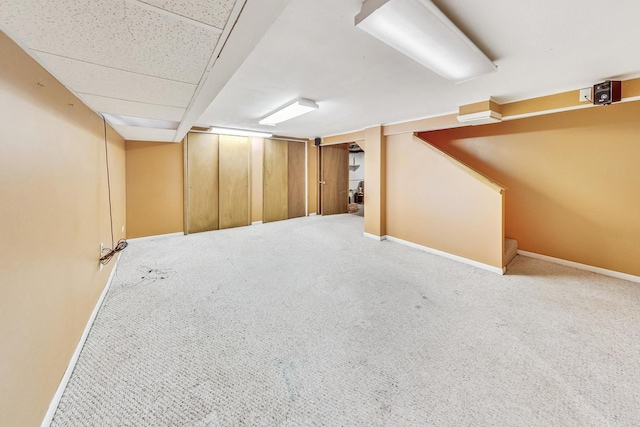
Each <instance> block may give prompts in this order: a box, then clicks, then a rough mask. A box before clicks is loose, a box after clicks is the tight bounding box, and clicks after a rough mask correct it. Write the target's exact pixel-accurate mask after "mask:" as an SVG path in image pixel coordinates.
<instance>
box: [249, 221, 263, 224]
mask: <svg viewBox="0 0 640 427" xmlns="http://www.w3.org/2000/svg"><path fill="white" fill-rule="evenodd" d="M258 224H262V221H253V222H252V223H251V225H258Z"/></svg>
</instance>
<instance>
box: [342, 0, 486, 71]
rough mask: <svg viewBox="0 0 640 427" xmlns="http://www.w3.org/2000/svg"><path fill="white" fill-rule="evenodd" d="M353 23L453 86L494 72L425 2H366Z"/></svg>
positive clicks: (424, 0) (484, 56)
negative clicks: (447, 80) (449, 81)
mask: <svg viewBox="0 0 640 427" xmlns="http://www.w3.org/2000/svg"><path fill="white" fill-rule="evenodd" d="M355 24H356V26H357V27H358V28H360V29H362V30H364V31H366V32H367V33H369V34H371V35H372V36H374V37H376V38H377V39H379V40H381V41H382V42H384V43H386V44H388V45H389V46H391V47H393V48H394V49H396V50H398V51H400V52H402V53H404V54H405V55H407V56H408V57H409V58H412V59H413V60H415V61H416V62H418V63H420V64H422V65H424V66H425V67H427V68H429V69H431V70H432V71H434V72H436V73H438V74H440V75H441V76H442V77H444V78H446V79H449V80H452V81H454V82H456V83H460V82H464V81H467V80H471V79H473V78H475V77H478V76H479V75H481V74H485V73H489V72H491V71H495V70H496V66H495V65H494V64H493V62H491V60H490V59H489V58H487V56H486V55H485V54H484V53H482V51H481V50H480V49H478V47H477V46H476V45H475V44H473V42H472V41H471V40H469V39H468V38H467V36H465V35H464V34H463V33H462V31H460V30H459V29H458V27H456V26H455V25H454V24H453V22H451V21H450V20H449V18H447V17H446V16H445V14H444V13H442V12H441V11H440V9H438V8H437V7H436V5H435V4H433V3H432V2H431V1H429V0H366V1H365V2H364V3H363V4H362V9H361V12H360V14H358V16H356V19H355Z"/></svg>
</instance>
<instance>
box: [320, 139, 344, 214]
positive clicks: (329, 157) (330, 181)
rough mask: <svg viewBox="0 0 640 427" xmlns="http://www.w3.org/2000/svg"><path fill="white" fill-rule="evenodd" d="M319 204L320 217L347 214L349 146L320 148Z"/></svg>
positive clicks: (340, 145)
mask: <svg viewBox="0 0 640 427" xmlns="http://www.w3.org/2000/svg"><path fill="white" fill-rule="evenodd" d="M321 150H322V153H321V164H320V199H321V200H320V202H321V213H322V215H333V214H341V213H347V205H348V203H349V146H348V145H347V144H339V145H326V146H323V147H321Z"/></svg>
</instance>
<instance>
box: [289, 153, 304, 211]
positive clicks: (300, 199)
mask: <svg viewBox="0 0 640 427" xmlns="http://www.w3.org/2000/svg"><path fill="white" fill-rule="evenodd" d="M304 153H305V144H304V143H300V142H292V141H291V142H289V154H288V168H287V175H288V176H287V188H288V193H289V196H288V199H289V215H288V217H289V218H298V217H301V216H305V215H306V214H307V204H306V202H305V201H306V198H307V194H306V185H305V184H306V181H305V175H306V167H305V155H304Z"/></svg>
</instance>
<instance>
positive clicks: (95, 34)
mask: <svg viewBox="0 0 640 427" xmlns="http://www.w3.org/2000/svg"><path fill="white" fill-rule="evenodd" d="M0 16H3V17H4V18H3V21H4V23H5V25H7V27H8V28H11V29H12V30H13V31H14V32H15V33H16V34H19V35H20V37H21V39H22V41H23V42H24V43H26V44H27V46H29V48H31V49H33V50H35V51H40V52H47V53H52V54H56V55H60V56H64V57H67V58H74V59H78V60H81V61H85V62H91V63H94V64H97V65H103V66H106V67H111V68H116V69H119V70H123V71H131V72H135V73H140V74H144V75H150V76H154V77H161V78H165V79H171V80H176V81H181V82H186V83H192V84H197V83H198V81H199V80H200V78H201V77H202V73H203V72H204V70H205V67H206V66H207V64H208V62H209V59H210V56H211V53H212V52H213V49H214V48H215V45H216V43H217V42H218V39H219V37H220V33H221V31H220V30H219V29H217V28H213V27H210V26H203V25H198V24H196V23H195V22H193V21H190V20H186V19H184V18H182V17H180V16H177V15H174V14H168V13H165V12H162V11H161V10H160V9H154V8H149V7H147V6H143V5H141V4H140V3H139V2H137V1H132V0H117V1H108V2H97V1H90V0H66V1H63V0H58V1H48V0H30V1H19V2H8V1H3V2H2V3H0ZM36 23H37V24H36Z"/></svg>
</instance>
